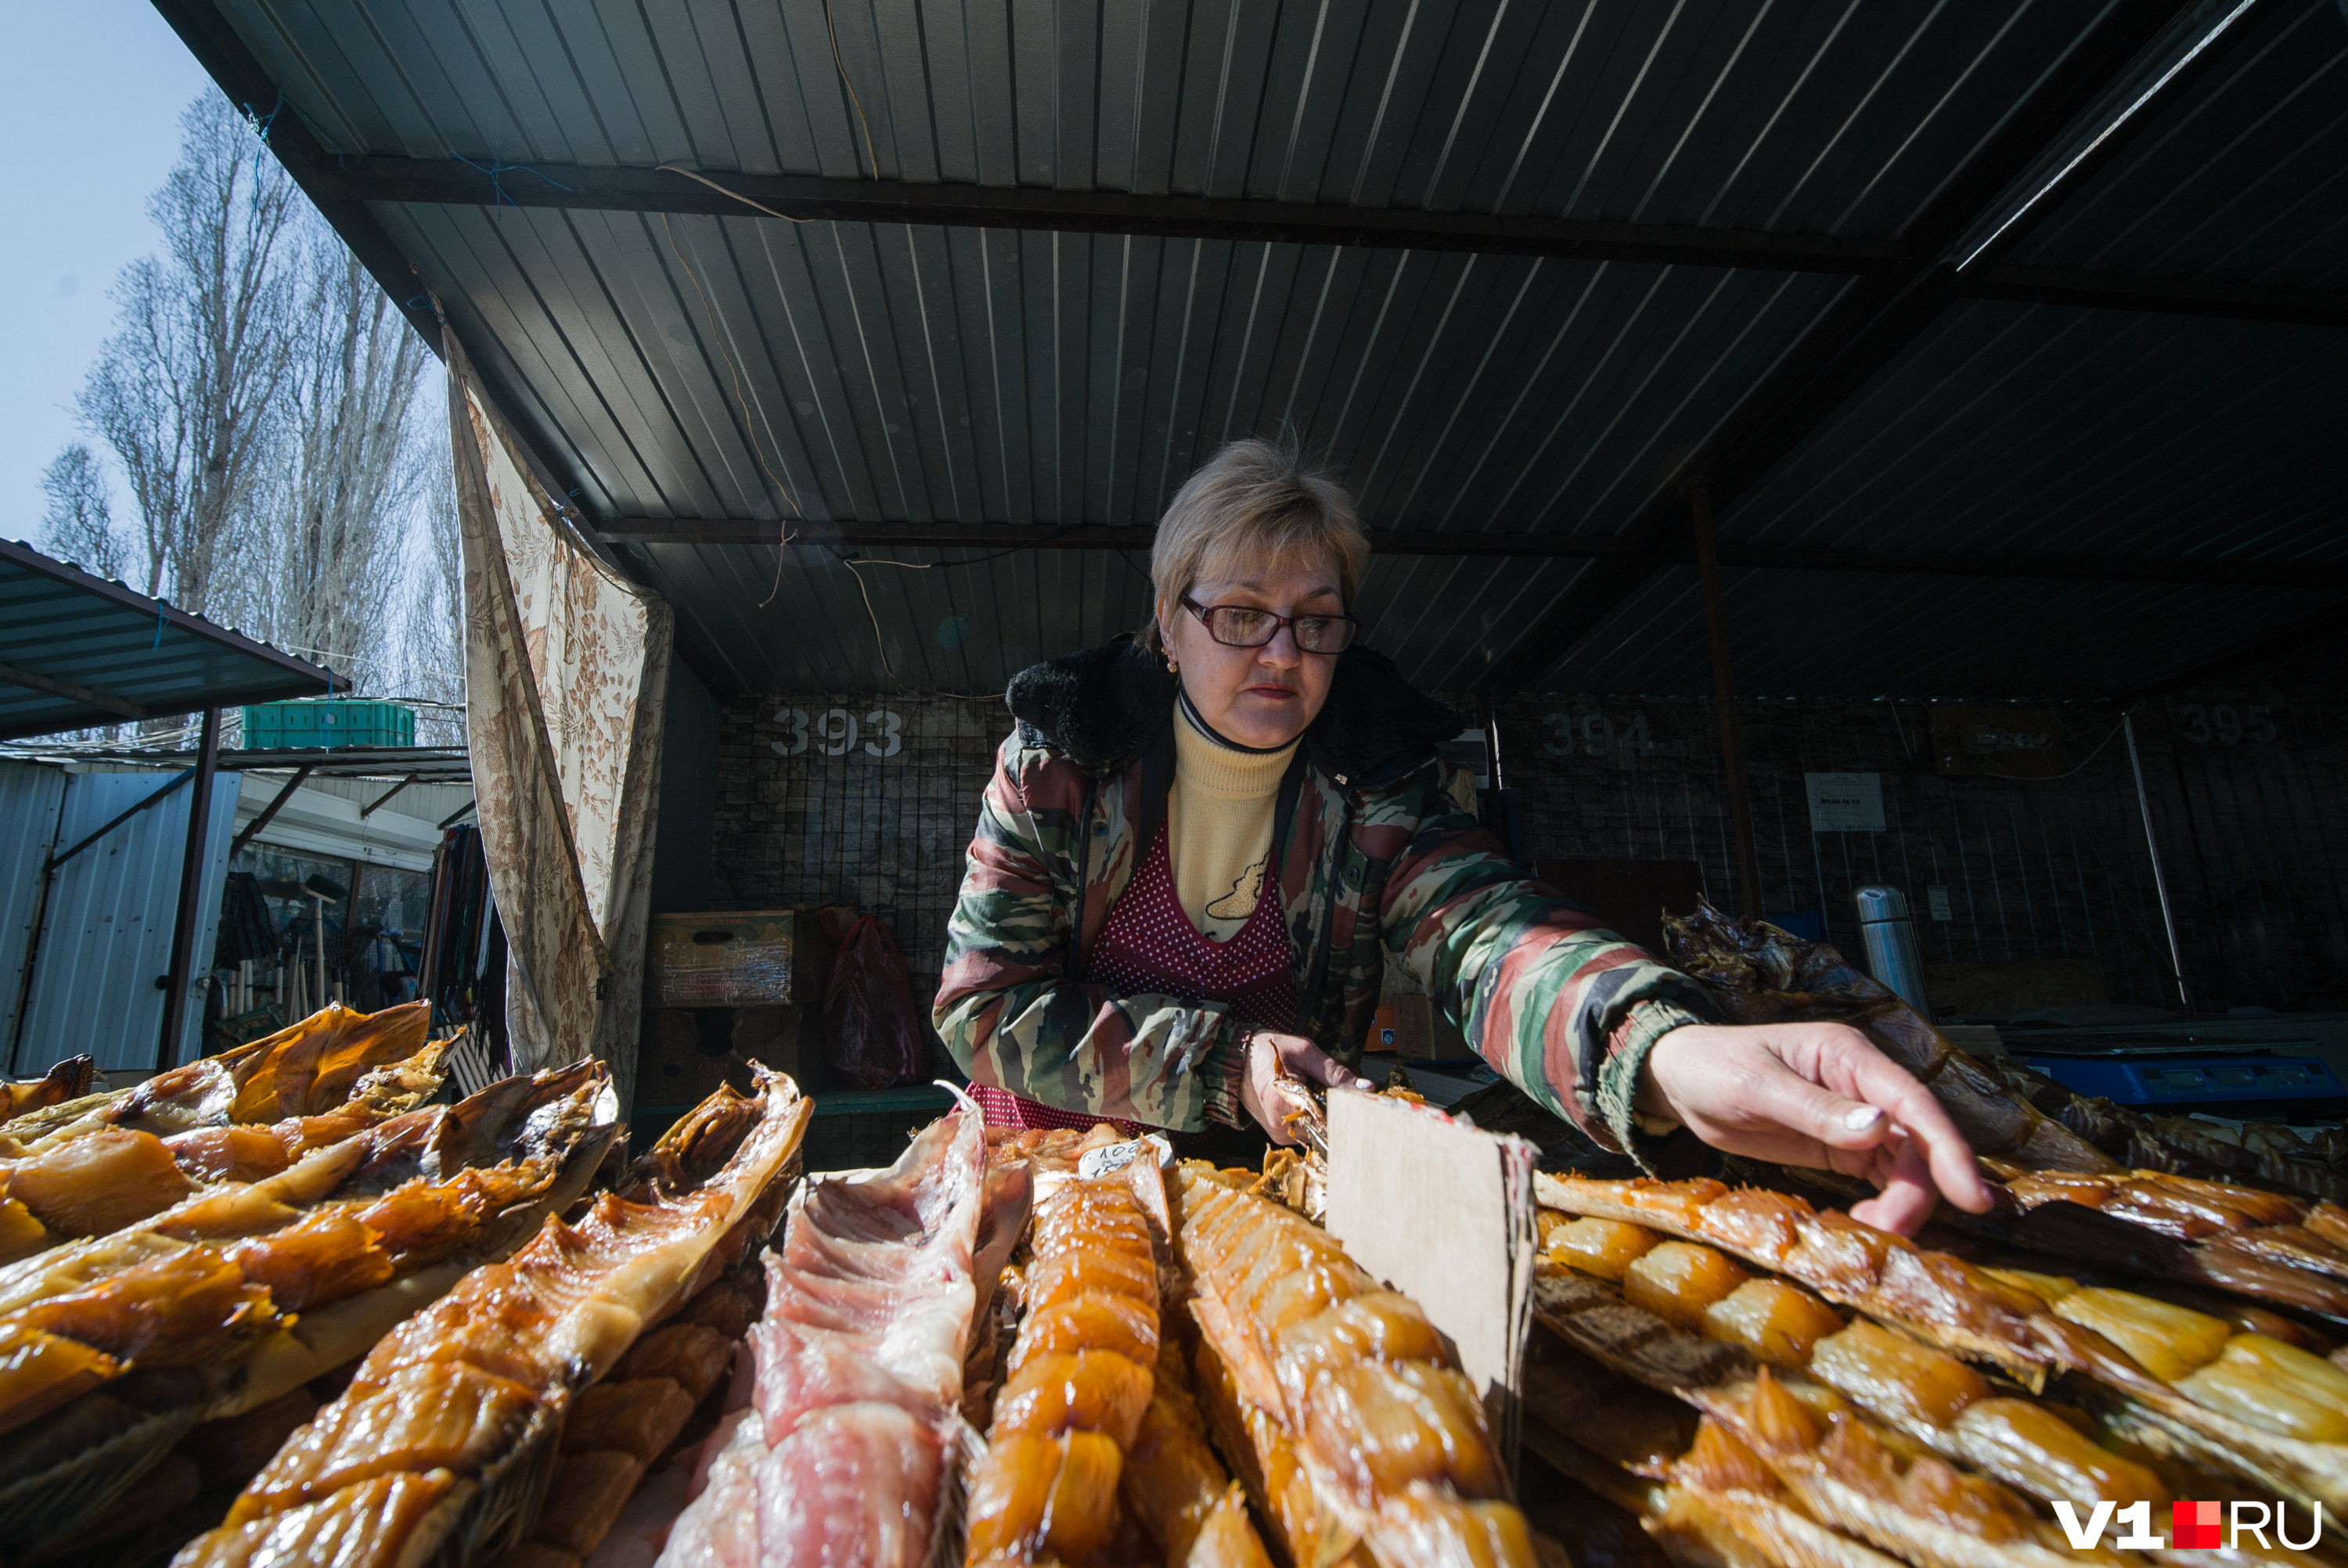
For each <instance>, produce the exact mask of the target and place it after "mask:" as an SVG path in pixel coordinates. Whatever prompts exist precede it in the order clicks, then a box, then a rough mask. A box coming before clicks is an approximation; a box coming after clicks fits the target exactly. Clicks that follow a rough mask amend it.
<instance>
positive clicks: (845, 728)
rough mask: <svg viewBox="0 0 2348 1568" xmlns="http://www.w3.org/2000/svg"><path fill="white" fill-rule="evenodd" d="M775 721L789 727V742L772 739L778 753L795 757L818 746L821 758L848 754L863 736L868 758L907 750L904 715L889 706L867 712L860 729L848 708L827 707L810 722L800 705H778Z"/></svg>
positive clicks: (816, 750)
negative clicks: (783, 706) (790, 706)
mask: <svg viewBox="0 0 2348 1568" xmlns="http://www.w3.org/2000/svg"><path fill="white" fill-rule="evenodd" d="M775 723H778V724H781V725H784V726H785V727H787V728H788V729H789V731H790V733H791V738H790V739H789V740H788V741H768V742H767V744H768V745H770V746H772V747H774V748H775V754H776V755H777V756H781V757H795V756H798V754H799V753H802V752H804V751H806V750H807V749H808V746H810V745H812V746H814V747H815V753H816V755H818V756H819V757H844V756H846V755H848V754H849V753H850V752H853V751H854V750H856V743H857V740H858V738H859V737H860V736H861V737H863V739H864V754H865V755H866V756H868V757H893V756H895V755H896V754H897V753H899V752H901V751H903V750H904V749H905V740H904V734H903V732H904V728H905V721H904V718H903V717H902V716H901V715H900V714H898V713H897V712H893V711H891V710H890V709H887V708H875V709H873V710H872V712H869V713H867V714H865V715H864V723H863V724H862V726H861V727H859V726H858V724H857V722H856V715H855V714H853V713H851V712H849V711H848V710H847V709H845V708H826V709H825V710H824V711H823V712H820V713H818V714H817V715H816V716H815V719H814V721H813V722H812V723H810V722H809V721H808V716H807V714H806V712H803V711H802V710H800V709H798V708H778V709H776V710H775Z"/></svg>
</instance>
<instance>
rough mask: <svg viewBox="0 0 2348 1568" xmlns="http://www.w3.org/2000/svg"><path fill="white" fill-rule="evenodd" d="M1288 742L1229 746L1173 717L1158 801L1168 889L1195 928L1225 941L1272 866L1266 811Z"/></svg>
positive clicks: (1275, 796) (1250, 908) (1289, 752)
mask: <svg viewBox="0 0 2348 1568" xmlns="http://www.w3.org/2000/svg"><path fill="white" fill-rule="evenodd" d="M1295 754H1296V746H1295V744H1294V743H1290V744H1288V745H1286V746H1283V747H1282V748H1281V749H1280V750H1279V751H1276V752H1265V753H1261V754H1258V753H1250V752H1235V751H1232V750H1231V748H1230V747H1228V746H1223V745H1219V744H1217V743H1215V742H1214V741H1213V740H1211V739H1210V738H1209V737H1208V736H1206V735H1204V734H1201V733H1200V732H1199V729H1198V726H1197V725H1195V724H1193V723H1190V721H1189V717H1188V715H1186V714H1183V713H1181V712H1177V713H1176V715H1175V719H1174V787H1173V789H1172V790H1171V791H1170V792H1169V795H1168V798H1167V802H1166V854H1167V858H1168V859H1169V860H1170V861H1171V862H1172V863H1173V869H1174V896H1175V897H1177V898H1178V899H1179V900H1180V901H1181V905H1182V913H1184V914H1185V915H1188V916H1189V917H1190V924H1191V925H1193V926H1195V927H1198V928H1199V933H1200V935H1201V936H1203V937H1205V938H1208V939H1209V940H1210V941H1216V942H1228V941H1230V940H1231V938H1233V937H1236V936H1238V935H1239V933H1240V927H1242V926H1244V925H1246V924H1247V921H1248V917H1249V916H1250V915H1251V914H1253V913H1254V912H1255V906H1256V900H1257V898H1258V897H1261V896H1262V892H1263V879H1264V876H1266V875H1267V874H1268V873H1269V872H1270V870H1271V866H1272V812H1273V809H1274V808H1275V807H1276V806H1277V805H1278V804H1279V797H1280V780H1281V776H1282V774H1285V773H1287V771H1288V762H1289V759H1290V758H1291V757H1292V756H1294V755H1295Z"/></svg>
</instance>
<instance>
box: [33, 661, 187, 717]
mask: <svg viewBox="0 0 2348 1568" xmlns="http://www.w3.org/2000/svg"><path fill="white" fill-rule="evenodd" d="M0 681H5V682H8V683H9V684H10V685H12V686H23V687H26V688H27V689H29V690H31V691H35V692H46V693H47V694H48V695H49V696H52V697H63V698H64V699H65V700H66V701H67V702H79V703H80V704H81V705H82V706H84V707H86V708H99V709H103V710H104V711H105V712H109V713H119V714H120V715H121V716H122V717H124V718H126V719H150V718H153V717H154V715H153V714H152V713H150V712H149V711H148V710H147V709H146V708H145V707H144V706H142V705H141V704H139V703H137V702H132V701H131V700H130V699H129V698H128V697H118V696H116V695H115V694H114V693H113V692H100V691H98V690H97V689H96V688H94V687H89V686H77V685H76V684H74V683H73V682H71V681H60V680H58V679H57V677H56V676H54V675H44V674H42V673H41V672H40V671H38V670H27V669H26V668H25V667H24V666H23V665H21V664H0Z"/></svg>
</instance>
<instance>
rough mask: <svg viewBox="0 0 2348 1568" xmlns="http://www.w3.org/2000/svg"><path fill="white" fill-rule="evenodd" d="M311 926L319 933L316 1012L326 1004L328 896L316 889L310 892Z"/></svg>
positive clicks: (314, 1010) (314, 1009)
mask: <svg viewBox="0 0 2348 1568" xmlns="http://www.w3.org/2000/svg"><path fill="white" fill-rule="evenodd" d="M310 910H311V915H310V928H311V929H312V930H314V931H315V932H316V933H317V934H318V1002H317V1006H316V1007H314V1008H313V1009H310V1010H311V1011H313V1012H316V1011H318V1010H320V1009H323V1008H324V1007H325V1005H326V896H325V895H324V893H320V892H317V891H315V890H313V891H312V892H311V894H310Z"/></svg>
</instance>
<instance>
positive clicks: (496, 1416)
mask: <svg viewBox="0 0 2348 1568" xmlns="http://www.w3.org/2000/svg"><path fill="white" fill-rule="evenodd" d="M757 1080H758V1092H757V1096H756V1097H755V1098H754V1099H750V1100H747V1101H746V1100H744V1099H742V1097H739V1096H736V1095H733V1094H732V1091H720V1093H719V1094H718V1095H717V1096H715V1097H713V1099H712V1101H710V1102H705V1104H704V1105H703V1106H702V1107H701V1108H700V1109H699V1110H698V1111H697V1112H695V1115H693V1116H691V1117H688V1118H687V1120H686V1122H684V1123H680V1125H679V1127H678V1128H677V1129H675V1130H673V1131H672V1132H671V1133H670V1135H669V1137H667V1138H665V1139H664V1140H663V1143H662V1146H661V1147H658V1148H656V1149H655V1150H654V1151H653V1153H652V1154H651V1155H649V1156H648V1157H647V1159H646V1161H645V1162H644V1163H643V1164H641V1165H640V1166H639V1168H638V1171H637V1180H636V1181H635V1182H634V1184H633V1185H632V1186H631V1187H630V1188H629V1189H628V1190H627V1192H626V1193H625V1194H604V1195H603V1196H602V1197H600V1198H598V1199H597V1200H595V1202H594V1204H592V1207H591V1208H590V1209H589V1211H588V1213H587V1214H586V1216H585V1217H584V1218H583V1219H582V1221H581V1222H580V1223H579V1224H578V1225H566V1224H564V1223H563V1222H562V1221H561V1220H560V1219H559V1218H550V1219H549V1220H548V1221H547V1222H546V1224H545V1226H544V1228H543V1229H541V1231H540V1232H539V1233H538V1235H537V1236H536V1237H535V1238H534V1239H533V1240H532V1241H531V1242H530V1244H529V1245H527V1246H525V1247H523V1248H522V1249H521V1251H520V1252H519V1253H517V1254H515V1255H514V1256H513V1257H512V1259H511V1260H510V1262H507V1263H502V1264H490V1265H488V1266H483V1267H479V1268H476V1269H474V1270H472V1271H471V1272H470V1273H469V1274H467V1275H466V1276H464V1278H463V1280H462V1281H461V1282H460V1283H459V1284H458V1286H456V1288H455V1289H453V1290H451V1291H450V1292H449V1293H448V1295H446V1296H443V1297H441V1299H440V1300H438V1302H436V1303H434V1304H433V1305H432V1306H430V1307H427V1308H426V1309H425V1310H423V1311H421V1312H419V1313H417V1314H416V1315H415V1316H414V1317H410V1318H408V1319H407V1321H406V1322H405V1323H403V1324H402V1325H400V1326H399V1327H397V1328H396V1329H395V1330H393V1331H392V1332H391V1333H390V1334H388V1335H387V1336H386V1337H384V1338H383V1339H382V1340H381V1341H380V1342H379V1343H377V1344H376V1347H375V1348H374V1349H373V1350H372V1351H371V1352H370V1353H369V1354H368V1355H367V1357H366V1360H365V1361H364V1362H362V1363H361V1364H360V1366H359V1368H358V1371H357V1373H356V1375H355V1377H354V1378H353V1379H352V1382H351V1384H350V1386H349V1388H348V1389H346V1390H345V1392H344V1393H343V1394H342V1396H341V1397H340V1398H338V1399H335V1401H334V1402H333V1403H331V1404H329V1405H327V1406H326V1407H325V1408H324V1409H321V1410H320V1411H319V1412H318V1414H317V1415H316V1417H315V1418H314V1419H312V1420H311V1421H309V1422H308V1423H307V1424H305V1425H304V1426H303V1427H302V1428H300V1429H299V1430H296V1431H295V1432H294V1433H293V1436H292V1437H291V1438H290V1439H289V1440H287V1441H286V1442H285V1444H284V1446H283V1448H281V1449H279V1450H277V1453H276V1455H275V1457H274V1458H273V1459H272V1460H270V1461H269V1463H268V1465H267V1466H266V1467H264V1468H263V1471H261V1473H260V1474H259V1475H258V1476H257V1477H256V1478H255V1479H254V1480H253V1481H252V1484H251V1485H249V1486H248V1487H246V1488H245V1490H244V1491H243V1493H242V1495H241V1496H240V1497H238V1499H237V1500H236V1502H235V1504H234V1505H233V1506H232V1508H231V1509H230V1510H229V1512H228V1517H227V1520H226V1522H224V1523H222V1524H221V1526H220V1527H219V1528H218V1529H215V1530H213V1531H211V1532H208V1533H206V1534H205V1535H203V1536H201V1537H200V1538H199V1539H198V1540H196V1541H194V1542H191V1543H190V1544H189V1545H188V1546H187V1548H186V1549H185V1550H183V1551H182V1552H181V1553H180V1555H179V1556H178V1558H176V1559H175V1562H176V1563H180V1564H184V1565H188V1568H193V1565H195V1564H199V1563H238V1564H257V1563H308V1562H325V1561H331V1562H335V1563H348V1564H361V1563H386V1564H387V1563H418V1562H423V1561H426V1560H427V1559H429V1558H431V1557H433V1556H434V1555H435V1554H436V1553H442V1552H446V1553H448V1554H449V1555H450V1556H451V1557H452V1558H454V1559H456V1560H458V1561H462V1560H465V1559H466V1558H468V1557H469V1556H471V1555H472V1554H474V1553H486V1552H492V1551H498V1550H502V1549H505V1548H509V1547H511V1546H515V1545H519V1544H520V1537H521V1536H523V1535H524V1534H526V1533H527V1532H528V1531H529V1530H530V1527H531V1525H532V1523H533V1522H534V1520H535V1518H536V1514H537V1504H538V1502H539V1501H540V1499H541V1496H542V1495H543V1492H544V1490H545V1488H546V1485H547V1482H548V1479H549V1476H550V1474H551V1473H552V1472H553V1471H555V1468H556V1465H557V1463H558V1460H559V1459H560V1457H561V1456H560V1450H559V1443H560V1436H561V1428H562V1425H563V1419H564V1416H565V1414H566V1413H567V1411H568V1410H569V1409H571V1408H572V1403H573V1401H574V1399H576V1398H577V1397H578V1393H579V1391H580V1390H581V1389H586V1388H588V1387H590V1386H592V1385H593V1384H594V1383H596V1382H597V1381H599V1380H600V1379H602V1378H603V1377H604V1375H606V1374H607V1373H609V1372H610V1371H611V1370H612V1369H613V1367H614V1366H615V1365H616V1364H617V1363H618V1362H619V1361H620V1360H621V1358H623V1356H624V1355H625V1354H626V1352H627V1351H628V1349H629V1348H630V1347H631V1346H632V1345H633V1344H634V1343H635V1341H636V1339H637V1338H638V1337H639V1336H640V1335H641V1334H642V1333H643V1332H644V1329H645V1328H647V1327H650V1326H652V1325H654V1324H656V1323H658V1322H659V1321H660V1320H661V1319H662V1318H663V1317H665V1316H667V1315H668V1314H669V1313H670V1312H672V1311H673V1310H674V1309H675V1307H677V1305H678V1304H679V1303H681V1302H683V1301H684V1300H685V1299H687V1298H688V1297H689V1296H692V1295H693V1294H694V1292H695V1290H696V1289H697V1288H698V1287H699V1286H701V1285H703V1284H704V1283H705V1282H706V1281H707V1280H708V1279H710V1278H712V1277H713V1276H715V1275H716V1273H718V1272H719V1271H721V1270H722V1269H723V1268H725V1267H726V1266H728V1265H729V1264H731V1263H732V1262H733V1261H735V1259H736V1258H737V1257H738V1256H739V1255H740V1253H741V1251H742V1250H743V1248H745V1247H746V1246H747V1245H748V1244H749V1242H750V1240H751V1239H752V1236H753V1235H754V1233H755V1232H756V1231H757V1229H758V1227H759V1225H761V1224H762V1223H764V1224H770V1223H771V1220H772V1216H773V1213H774V1203H773V1194H774V1189H775V1188H776V1187H777V1186H778V1177H779V1176H780V1175H781V1174H782V1173H783V1172H784V1169H785V1167H786V1165H787V1164H788V1162H789V1161H790V1159H791V1157H792V1155H793V1154H794V1153H796V1152H797V1150H798V1141H799V1138H800V1136H801V1134H802V1132H804V1130H805V1127H806V1123H807V1117H808V1110H809V1108H808V1104H807V1102H805V1101H804V1100H803V1099H802V1098H801V1097H800V1096H799V1094H798V1090H797V1089H796V1088H795V1087H794V1086H793V1085H792V1084H791V1082H790V1081H789V1080H788V1079H785V1078H781V1077H778V1076H776V1075H774V1074H770V1073H767V1072H765V1071H763V1070H758V1071H757ZM721 1158H722V1160H723V1163H722V1164H721V1165H718V1166H717V1168H716V1169H715V1171H714V1172H709V1171H705V1169H704V1168H703V1167H704V1166H705V1165H706V1164H707V1163H712V1162H715V1161H717V1160H719V1159H721ZM762 1216H763V1218H762Z"/></svg>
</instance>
